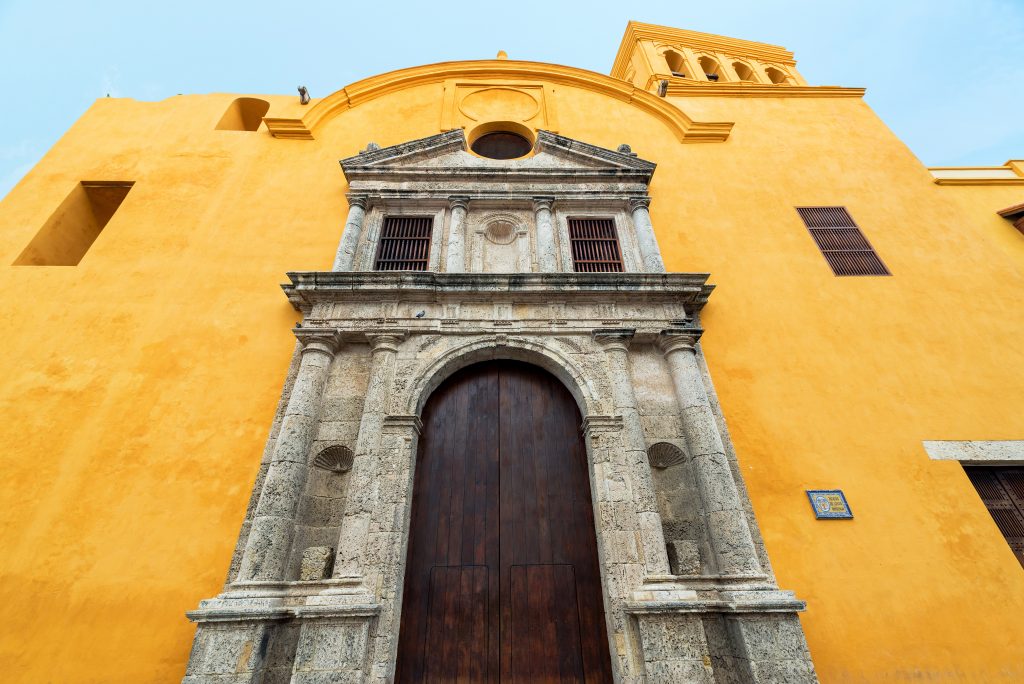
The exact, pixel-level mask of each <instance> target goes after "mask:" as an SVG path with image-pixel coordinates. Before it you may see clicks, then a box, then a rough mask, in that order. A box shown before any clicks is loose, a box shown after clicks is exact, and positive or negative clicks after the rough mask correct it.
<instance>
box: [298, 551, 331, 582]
mask: <svg viewBox="0 0 1024 684" xmlns="http://www.w3.org/2000/svg"><path fill="white" fill-rule="evenodd" d="M333 570H334V549H332V548H331V547H329V546H310V547H309V548H307V549H306V550H305V551H303V552H302V564H301V565H300V566H299V579H300V580H303V581H315V580H322V579H327V578H328V577H330V576H331V572H332V571H333Z"/></svg>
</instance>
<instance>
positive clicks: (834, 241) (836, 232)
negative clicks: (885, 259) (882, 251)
mask: <svg viewBox="0 0 1024 684" xmlns="http://www.w3.org/2000/svg"><path fill="white" fill-rule="evenodd" d="M796 210H797V212H799V213H800V218H802V219H803V221H804V225H806V226H807V230H809V231H810V233H811V237H812V238H814V242H815V244H816V245H818V249H820V250H821V253H822V255H823V256H824V257H825V261H827V262H828V265H829V266H831V267H832V272H833V273H835V274H836V275H837V276H855V275H892V274H891V273H889V269H887V268H886V267H885V264H883V263H882V260H881V259H880V258H879V257H878V254H877V253H875V249H874V247H872V246H871V244H870V243H869V242H868V240H867V238H866V237H864V234H863V233H862V232H861V231H860V228H858V227H857V224H856V223H854V222H853V217H852V216H850V212H848V211H847V210H846V208H845V207H797V209H796Z"/></svg>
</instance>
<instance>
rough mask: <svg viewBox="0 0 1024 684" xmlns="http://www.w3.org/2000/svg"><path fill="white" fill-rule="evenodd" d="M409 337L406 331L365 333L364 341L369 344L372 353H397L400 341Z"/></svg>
mask: <svg viewBox="0 0 1024 684" xmlns="http://www.w3.org/2000/svg"><path fill="white" fill-rule="evenodd" d="M408 336H409V331H408V330H387V331H384V330H381V331H380V332H371V333H366V341H367V342H369V343H370V349H371V350H372V351H373V353H377V352H379V351H392V352H394V351H398V346H399V345H400V344H402V340H404V339H405V338H406V337H408Z"/></svg>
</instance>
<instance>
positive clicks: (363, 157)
mask: <svg viewBox="0 0 1024 684" xmlns="http://www.w3.org/2000/svg"><path fill="white" fill-rule="evenodd" d="M465 150H466V141H465V138H464V136H463V133H462V131H461V130H455V131H449V132H447V133H441V134H438V135H432V136H429V137H427V138H421V139H419V140H411V141H409V142H405V143H400V144H398V145H392V146H390V147H385V148H380V149H377V150H374V151H372V152H360V153H359V154H357V155H355V156H353V157H348V158H347V159H343V160H341V162H340V164H341V168H342V171H343V172H344V174H345V178H346V179H347V180H348V181H349V183H350V184H352V183H358V182H360V181H368V180H375V181H387V180H390V181H392V182H396V183H410V182H411V183H415V182H416V181H424V182H427V183H429V187H431V188H434V187H436V186H437V184H438V182H439V181H456V182H457V181H463V182H474V183H486V182H498V183H500V184H501V186H502V187H504V186H506V185H508V184H509V183H527V182H539V183H560V184H561V183H566V182H569V181H570V180H571V181H572V182H573V183H576V184H579V183H580V181H581V180H584V179H585V180H588V181H590V182H595V181H606V182H610V183H615V184H617V185H622V184H623V183H638V184H641V185H643V186H646V185H647V183H649V182H650V180H651V176H652V174H653V173H654V169H655V168H656V166H657V165H656V164H655V163H654V162H650V161H647V160H645V159H640V158H638V157H636V156H635V155H632V154H624V153H622V152H618V151H615V150H609V149H605V148H603V147H598V146H597V145H591V144H589V143H585V142H581V141H579V140H574V139H572V138H567V137H565V136H561V135H557V134H555V133H551V132H550V131H545V130H539V131H537V143H536V145H535V150H536V152H537V153H538V155H539V154H541V153H546V155H547V156H534V157H531V158H529V159H528V160H525V161H522V162H518V161H516V162H510V161H500V160H490V159H481V158H479V157H475V156H472V155H470V154H469V153H467V152H466V151H465ZM452 152H462V153H463V154H462V155H461V156H456V157H454V158H453V159H447V160H446V162H445V163H444V164H443V165H438V164H437V163H436V162H435V163H433V164H431V163H429V162H430V161H431V160H435V159H437V158H438V157H441V156H443V155H450V154H451V153H452ZM545 160H547V161H545ZM406 189H407V190H408V188H406Z"/></svg>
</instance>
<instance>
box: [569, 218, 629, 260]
mask: <svg viewBox="0 0 1024 684" xmlns="http://www.w3.org/2000/svg"><path fill="white" fill-rule="evenodd" d="M569 243H570V245H571V246H572V267H573V270H574V271H577V272H582V273H611V272H614V273H621V272H622V252H621V251H620V250H619V239H618V237H616V235H615V223H614V222H613V221H612V220H611V219H569Z"/></svg>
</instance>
